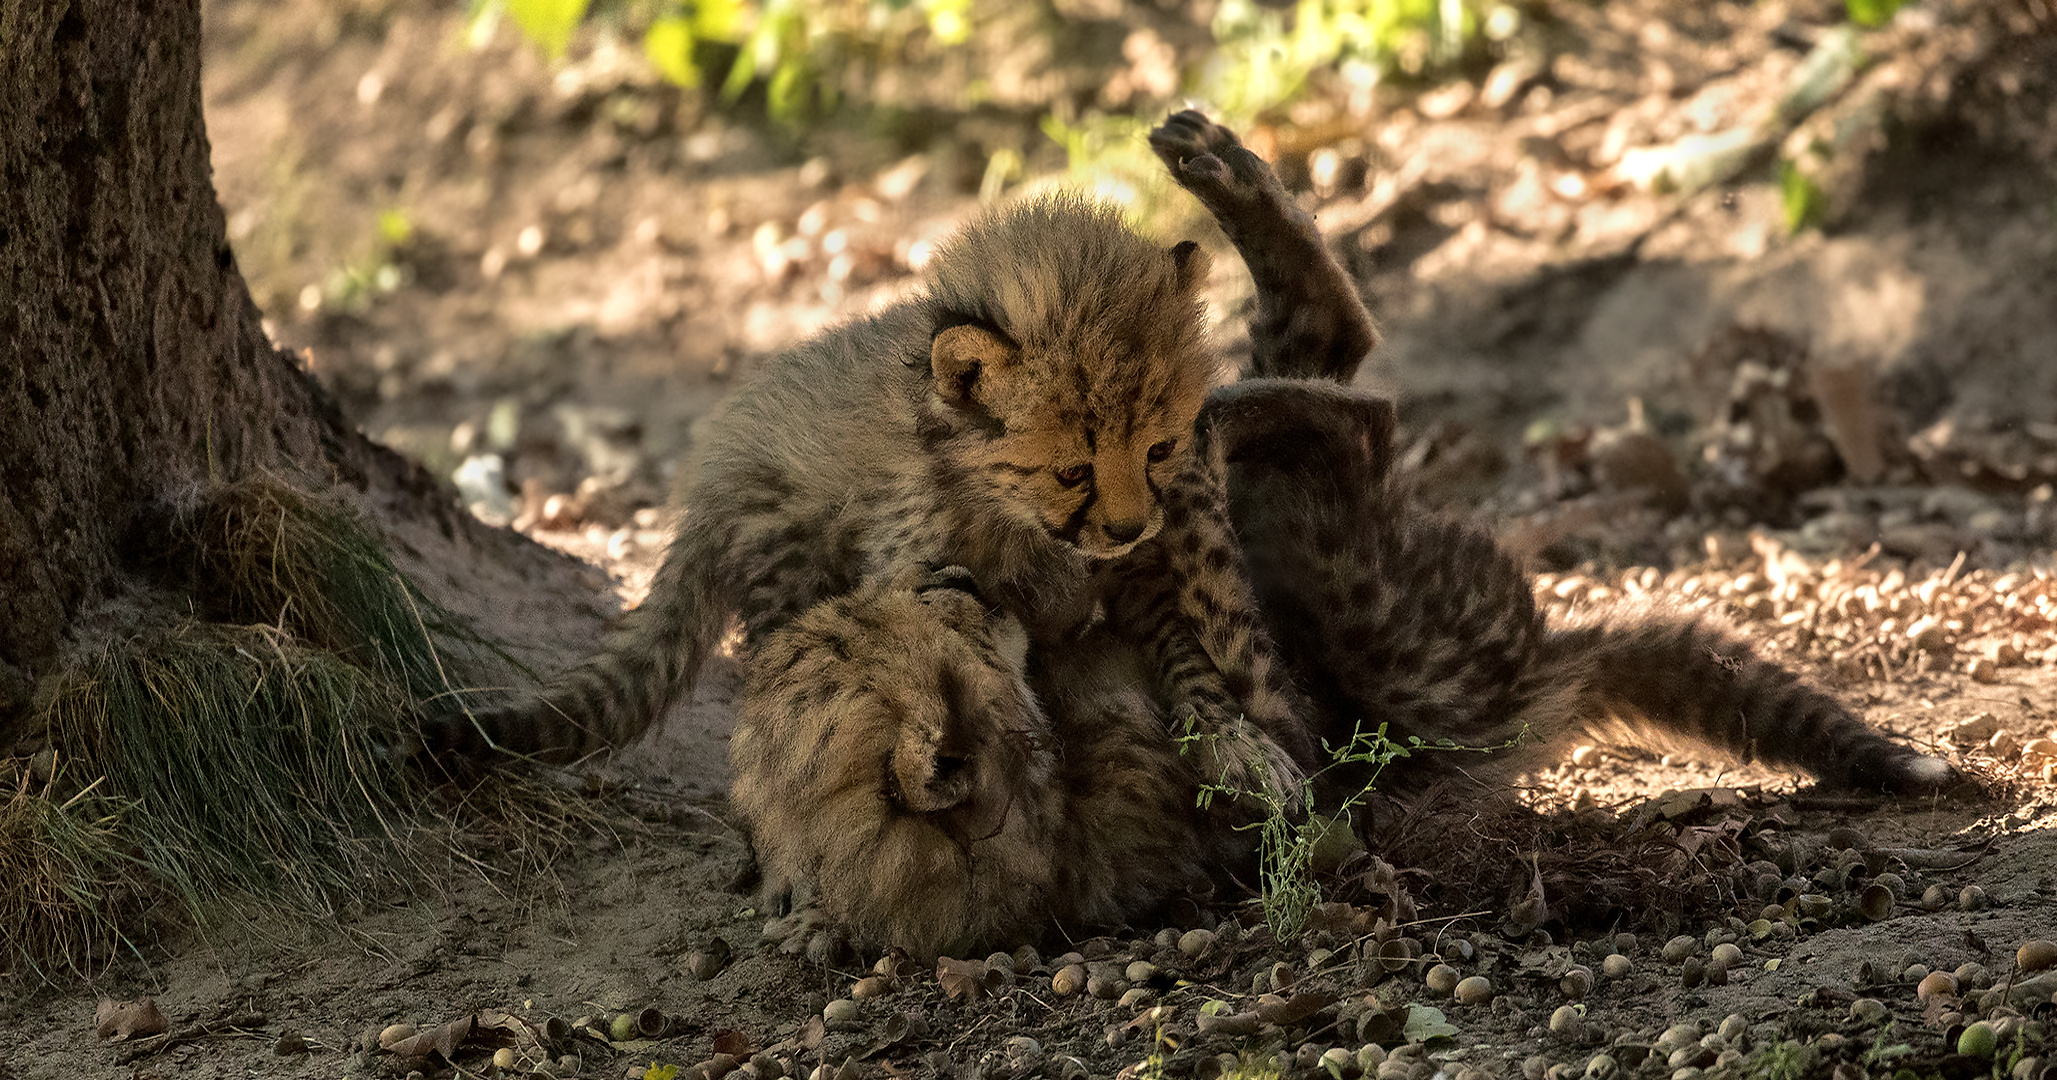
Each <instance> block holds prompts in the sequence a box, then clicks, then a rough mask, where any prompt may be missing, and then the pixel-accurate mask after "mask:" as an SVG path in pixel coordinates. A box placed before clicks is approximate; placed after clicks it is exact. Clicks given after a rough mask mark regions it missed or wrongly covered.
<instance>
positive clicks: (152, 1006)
mask: <svg viewBox="0 0 2057 1080" xmlns="http://www.w3.org/2000/svg"><path fill="white" fill-rule="evenodd" d="M93 1021H94V1027H95V1030H97V1031H99V1033H100V1037H101V1038H103V1039H106V1040H108V1041H110V1042H122V1041H124V1040H126V1039H140V1038H145V1037H147V1036H151V1035H162V1034H164V1033H165V1032H167V1031H169V1030H171V1021H169V1020H166V1019H165V1018H164V1014H163V1013H162V1012H159V1011H158V1010H157V1001H156V1000H155V999H154V998H147V997H144V998H137V999H136V1000H134V1001H121V1002H117V1001H113V1000H111V999H110V1000H103V1001H101V1002H100V1007H99V1008H97V1009H95V1010H94V1012H93Z"/></svg>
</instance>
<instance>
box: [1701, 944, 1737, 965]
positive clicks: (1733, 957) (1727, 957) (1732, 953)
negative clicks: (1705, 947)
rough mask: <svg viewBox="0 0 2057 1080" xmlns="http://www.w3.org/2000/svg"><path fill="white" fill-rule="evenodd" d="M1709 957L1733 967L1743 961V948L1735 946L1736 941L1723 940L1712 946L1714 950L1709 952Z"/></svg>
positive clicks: (1718, 962)
mask: <svg viewBox="0 0 2057 1080" xmlns="http://www.w3.org/2000/svg"><path fill="white" fill-rule="evenodd" d="M1709 958H1710V959H1712V960H1713V961H1714V962H1715V963H1717V964H1726V965H1727V966H1729V967H1734V966H1736V965H1737V964H1740V963H1742V962H1743V950H1742V949H1740V948H1737V947H1736V943H1735V942H1733V941H1724V942H1722V943H1721V944H1719V945H1716V946H1715V947H1714V951H1713V952H1712V953H1710V954H1709Z"/></svg>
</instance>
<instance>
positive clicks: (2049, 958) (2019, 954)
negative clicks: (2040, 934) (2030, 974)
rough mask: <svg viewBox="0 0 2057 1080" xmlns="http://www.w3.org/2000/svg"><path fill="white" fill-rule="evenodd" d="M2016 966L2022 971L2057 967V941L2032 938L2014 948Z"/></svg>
mask: <svg viewBox="0 0 2057 1080" xmlns="http://www.w3.org/2000/svg"><path fill="white" fill-rule="evenodd" d="M2014 966H2015V967H2016V968H2017V969H2019V970H2021V971H2044V970H2047V969H2049V968H2053V967H2057V941H2046V940H2044V939H2042V938H2031V939H2030V940H2028V941H2024V942H2022V943H2021V948H2019V949H2016V950H2014Z"/></svg>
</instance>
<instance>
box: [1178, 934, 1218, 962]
mask: <svg viewBox="0 0 2057 1080" xmlns="http://www.w3.org/2000/svg"><path fill="white" fill-rule="evenodd" d="M1213 944H1214V931H1212V930H1205V929H1199V930H1188V931H1186V932H1185V933H1183V934H1181V935H1179V939H1178V951H1180V952H1182V953H1184V954H1186V955H1187V956H1191V957H1199V956H1201V955H1202V954H1204V953H1206V951H1207V950H1208V949H1209V948H1210V947H1211V946H1213Z"/></svg>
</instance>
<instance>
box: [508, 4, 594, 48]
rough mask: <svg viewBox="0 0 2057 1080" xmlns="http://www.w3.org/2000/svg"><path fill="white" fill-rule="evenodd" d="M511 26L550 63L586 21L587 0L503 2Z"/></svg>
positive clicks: (567, 45) (568, 44)
mask: <svg viewBox="0 0 2057 1080" xmlns="http://www.w3.org/2000/svg"><path fill="white" fill-rule="evenodd" d="M504 2H505V3H506V5H507V13H508V14H509V15H511V16H513V17H514V25H516V26H518V27H521V32H522V34H524V35H525V36H527V38H528V39H529V40H530V41H533V42H535V43H536V47H537V48H539V49H542V50H543V52H544V53H545V54H547V55H548V56H549V57H550V59H552V60H556V59H559V58H561V57H563V56H564V50H565V49H566V48H567V47H569V46H570V45H571V33H572V31H573V30H576V29H578V25H579V21H580V20H581V19H584V18H585V17H586V6H587V3H588V0H504Z"/></svg>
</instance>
